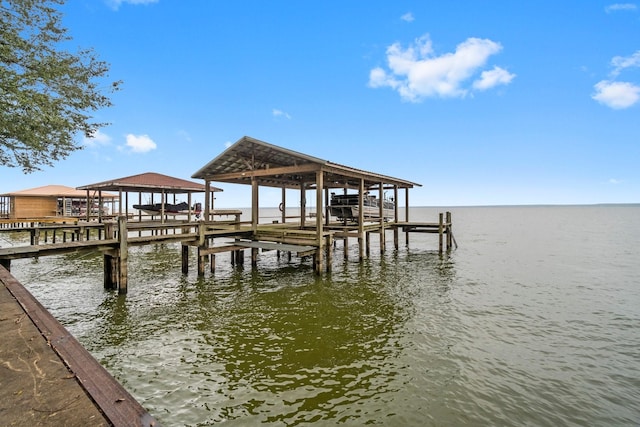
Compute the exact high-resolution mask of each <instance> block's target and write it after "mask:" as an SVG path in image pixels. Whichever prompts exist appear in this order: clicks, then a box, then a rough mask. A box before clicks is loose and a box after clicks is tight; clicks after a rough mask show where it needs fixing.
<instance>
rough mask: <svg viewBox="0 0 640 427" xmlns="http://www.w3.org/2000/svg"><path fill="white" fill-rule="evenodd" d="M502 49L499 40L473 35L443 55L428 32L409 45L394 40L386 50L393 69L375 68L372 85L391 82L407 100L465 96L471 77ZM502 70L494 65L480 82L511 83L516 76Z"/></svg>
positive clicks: (377, 85)
mask: <svg viewBox="0 0 640 427" xmlns="http://www.w3.org/2000/svg"><path fill="white" fill-rule="evenodd" d="M501 50H502V45H500V44H499V43H496V42H494V41H491V40H489V39H479V38H473V37H472V38H468V39H467V40H465V41H464V42H462V43H460V44H459V45H458V46H456V50H455V52H453V53H445V54H443V55H440V56H435V55H434V51H433V47H432V43H431V39H430V38H429V36H428V35H425V36H423V37H421V38H419V39H417V40H415V42H414V43H413V44H412V45H410V46H409V47H407V48H406V49H403V48H402V46H401V45H400V44H399V43H394V44H392V45H391V46H389V47H388V48H387V52H386V54H387V63H388V67H389V71H388V72H387V71H385V70H384V69H383V68H381V67H377V68H374V69H373V70H371V72H370V74H369V86H370V87H372V88H378V87H385V86H388V87H390V88H392V89H394V90H397V91H398V93H399V94H400V96H401V97H402V98H403V99H404V100H407V101H413V102H419V101H421V100H422V99H423V98H427V97H435V96H439V97H442V98H447V97H464V96H466V95H467V93H468V92H469V89H468V88H467V87H465V83H466V82H467V80H469V79H470V78H471V77H472V76H473V75H474V74H475V73H476V72H477V71H478V70H479V69H480V68H481V67H483V66H484V65H485V64H486V62H487V60H488V59H489V57H490V56H491V55H495V54H496V53H498V52H500V51H501ZM498 70H502V71H496V68H494V70H493V71H492V72H490V73H489V74H488V75H487V76H486V81H485V82H484V83H478V84H479V85H488V84H489V83H490V81H489V80H490V79H492V78H493V79H494V82H493V83H494V85H495V84H507V83H509V82H510V81H511V80H512V79H513V78H514V77H515V75H513V74H510V73H508V72H506V71H504V70H503V69H501V68H498ZM482 80H483V78H482V77H481V79H480V81H482ZM488 87H489V86H487V87H485V89H486V88H488Z"/></svg>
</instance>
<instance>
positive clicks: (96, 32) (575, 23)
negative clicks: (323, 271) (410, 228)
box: [0, 0, 640, 207]
mask: <svg viewBox="0 0 640 427" xmlns="http://www.w3.org/2000/svg"><path fill="white" fill-rule="evenodd" d="M63 11H64V14H65V21H64V22H65V25H66V26H67V28H68V29H69V31H70V34H71V36H72V37H73V38H74V40H73V42H72V43H73V44H72V45H73V46H80V47H93V48H94V49H95V50H96V51H97V52H98V54H99V56H100V58H101V59H103V60H105V61H107V62H108V63H110V64H111V73H110V78H111V79H112V80H122V81H123V85H122V90H121V91H120V92H118V93H116V94H115V95H114V96H113V102H114V104H115V105H114V107H112V108H109V109H105V110H102V111H99V112H98V113H97V114H96V115H95V117H96V119H97V120H99V121H106V122H110V123H111V125H109V126H108V127H105V128H103V129H102V130H101V132H100V133H99V134H97V135H96V136H95V138H93V139H91V140H86V139H79V141H81V143H82V144H84V145H85V149H84V150H82V151H80V152H76V153H74V154H72V155H71V156H70V157H69V158H67V159H66V160H63V161H60V162H59V163H57V164H56V165H55V166H54V167H53V168H45V169H44V170H43V171H41V172H36V173H32V174H28V175H23V174H22V172H21V171H20V170H18V169H7V168H3V170H2V175H3V177H4V179H2V182H1V184H0V193H4V192H10V191H15V190H20V189H25V188H31V187H37V186H40V185H47V184H62V185H69V186H72V187H76V186H82V185H87V184H91V183H95V182H100V181H103V180H108V179H112V178H118V177H123V176H128V175H134V174H138V173H143V172H150V171H153V172H159V173H164V174H167V175H172V176H176V177H180V178H184V179H191V178H190V177H191V175H192V174H193V173H194V172H196V171H197V170H198V169H200V168H201V167H202V166H204V165H205V164H206V163H207V162H209V161H210V160H211V159H213V158H215V157H216V156H218V155H219V154H220V153H221V152H222V151H223V150H224V149H225V148H226V146H228V144H230V143H233V142H235V141H236V140H238V139H239V138H241V137H242V136H243V135H248V136H251V137H254V138H257V139H261V140H263V141H266V142H269V143H272V144H275V145H279V146H282V147H285V148H288V149H292V150H296V151H300V152H303V153H306V154H309V155H313V156H316V157H319V158H323V159H326V160H330V161H333V162H337V163H341V164H345V165H349V166H353V167H357V168H360V169H365V170H369V171H373V172H378V173H382V174H386V175H390V176H394V177H397V178H402V179H406V180H410V181H413V182H418V183H420V184H422V187H420V188H417V189H414V190H412V192H411V195H410V200H411V205H413V206H455V205H495V204H583V203H587V204H589V203H638V202H640V167H639V163H640V3H638V4H636V3H614V2H606V1H603V2H601V1H593V0H579V1H570V0H568V1H546V0H542V1H535V2H514V1H471V0H469V1H448V2H432V1H402V0H400V1H393V2H391V1H389V2H376V3H375V4H374V3H371V2H365V1H355V0H354V1H349V2H344V1H324V2H309V1H284V0H283V1H277V0H274V1H260V0H255V1H243V0H234V1H208V0H191V1H177V0H156V1H152V0H146V1H145V0H135V1H134V0H129V1H126V0H120V1H118V0H73V1H69V2H68V4H66V5H65V6H64V7H63ZM220 187H222V188H223V189H225V192H224V193H222V194H219V195H218V196H217V201H216V207H242V206H248V205H250V197H249V189H248V188H243V187H234V186H228V185H220ZM261 191H262V190H261ZM278 197H279V192H269V191H266V192H265V194H264V195H263V194H262V193H261V204H263V205H271V206H276V205H277V204H278V200H277V198H278Z"/></svg>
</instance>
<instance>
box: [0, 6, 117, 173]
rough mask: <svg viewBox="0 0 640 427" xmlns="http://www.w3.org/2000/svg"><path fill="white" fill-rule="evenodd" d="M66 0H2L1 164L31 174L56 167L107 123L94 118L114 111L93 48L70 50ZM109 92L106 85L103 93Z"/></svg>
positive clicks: (112, 86)
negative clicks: (97, 113)
mask: <svg viewBox="0 0 640 427" xmlns="http://www.w3.org/2000/svg"><path fill="white" fill-rule="evenodd" d="M63 2H64V0H0V23H1V26H0V165H3V166H8V167H21V168H22V169H23V171H24V172H25V173H29V172H33V171H35V170H39V169H41V167H42V166H51V165H53V164H54V162H55V161H58V160H61V159H64V158H65V157H67V156H68V155H69V154H70V153H71V152H73V151H75V150H78V149H80V148H82V147H81V145H80V143H79V142H78V141H77V136H78V134H79V133H82V134H84V135H85V136H87V137H91V136H92V135H93V134H94V133H95V132H96V131H97V130H98V129H99V128H100V127H102V126H104V125H106V124H107V123H98V122H94V121H92V116H91V115H90V114H91V112H93V111H96V110H98V109H101V108H104V107H108V106H111V100H110V98H109V97H108V94H110V93H113V91H115V90H117V89H118V85H119V82H114V83H110V84H108V83H106V86H104V85H105V78H106V77H107V75H108V72H109V66H108V64H107V63H105V62H103V61H101V60H99V58H98V57H97V55H96V54H95V52H94V51H93V50H92V49H79V50H77V51H75V52H74V51H69V50H68V49H67V50H66V49H65V48H64V47H65V46H68V45H69V42H70V41H71V37H70V36H69V35H68V33H67V29H65V28H63V26H62V22H61V21H62V13H61V12H60V10H59V6H60V5H62V4H63ZM101 85H102V86H101Z"/></svg>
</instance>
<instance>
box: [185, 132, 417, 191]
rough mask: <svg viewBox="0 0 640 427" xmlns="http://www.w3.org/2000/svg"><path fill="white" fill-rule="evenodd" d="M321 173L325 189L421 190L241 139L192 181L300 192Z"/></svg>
mask: <svg viewBox="0 0 640 427" xmlns="http://www.w3.org/2000/svg"><path fill="white" fill-rule="evenodd" d="M318 171H322V172H323V173H324V186H325V188H358V185H359V183H360V179H364V182H365V187H366V188H374V187H379V186H380V184H382V185H383V186H393V185H395V186H398V187H399V188H413V187H414V186H420V184H417V183H415V182H411V181H407V180H403V179H399V178H393V177H390V176H386V175H381V174H377V173H373V172H367V171H364V170H361V169H356V168H352V167H349V166H344V165H340V164H338V163H333V162H330V161H328V160H322V159H320V158H317V157H313V156H309V155H306V154H302V153H299V152H297V151H293V150H288V149H286V148H282V147H278V146H276V145H273V144H269V143H267V142H264V141H260V140H257V139H255V138H251V137H248V136H244V137H242V138H240V139H239V140H238V141H237V142H236V143H235V144H233V145H232V146H230V147H229V148H227V149H226V150H225V151H223V152H222V154H220V155H219V156H218V157H216V158H215V159H213V160H212V161H210V162H209V163H207V164H206V165H205V166H203V167H202V168H200V170H198V171H197V172H196V173H194V174H193V175H192V176H191V177H192V178H199V179H204V180H207V181H217V182H228V183H233V184H247V185H249V184H251V178H252V177H256V179H257V180H258V184H259V185H263V186H269V187H284V188H300V187H301V185H302V184H306V185H309V184H314V183H315V181H316V173H317V172H318ZM307 188H312V186H308V187H307Z"/></svg>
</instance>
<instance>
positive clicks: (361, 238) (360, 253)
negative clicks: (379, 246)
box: [358, 178, 369, 262]
mask: <svg viewBox="0 0 640 427" xmlns="http://www.w3.org/2000/svg"><path fill="white" fill-rule="evenodd" d="M358 196H359V197H358V200H359V201H358V208H359V210H360V211H359V212H358V258H359V259H358V261H360V262H362V260H363V259H364V253H365V247H364V246H365V243H364V240H365V237H364V212H363V211H362V208H363V200H362V198H363V197H364V178H360V184H358ZM368 248H369V241H368V239H367V254H368V253H369V249H368Z"/></svg>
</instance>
